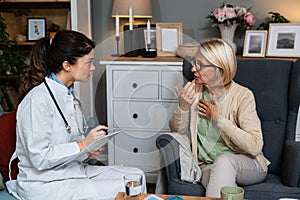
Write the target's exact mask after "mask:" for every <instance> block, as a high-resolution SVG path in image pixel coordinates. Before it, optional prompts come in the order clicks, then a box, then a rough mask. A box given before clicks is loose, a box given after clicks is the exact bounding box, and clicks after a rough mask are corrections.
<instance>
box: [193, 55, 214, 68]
mask: <svg viewBox="0 0 300 200" xmlns="http://www.w3.org/2000/svg"><path fill="white" fill-rule="evenodd" d="M191 64H192V66H195V68H196V70H197V71H200V70H202V69H204V68H206V67H217V66H216V65H213V64H209V65H203V64H202V63H201V62H200V61H199V60H196V59H195V58H193V59H192V60H191Z"/></svg>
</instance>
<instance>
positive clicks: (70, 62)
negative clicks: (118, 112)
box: [8, 31, 146, 200]
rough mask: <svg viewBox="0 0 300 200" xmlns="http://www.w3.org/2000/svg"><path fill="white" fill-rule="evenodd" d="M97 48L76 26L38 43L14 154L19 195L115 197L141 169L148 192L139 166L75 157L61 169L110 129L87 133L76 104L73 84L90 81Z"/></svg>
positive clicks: (27, 77) (20, 112)
mask: <svg viewBox="0 0 300 200" xmlns="http://www.w3.org/2000/svg"><path fill="white" fill-rule="evenodd" d="M94 48H95V43H94V42H93V41H91V40H90V39H88V38H87V37H86V36H85V35H83V34H81V33H79V32H75V31H61V32H58V33H57V34H56V36H55V37H54V39H53V40H52V43H51V44H50V40H49V39H48V38H43V39H40V40H39V41H38V42H37V44H36V46H35V47H34V48H33V51H32V55H31V63H30V66H29V69H28V70H27V71H26V72H25V75H24V78H23V81H22V86H21V96H22V101H21V103H20V105H19V107H18V110H17V142H16V151H15V155H16V156H17V157H18V159H19V164H18V166H19V174H18V176H17V180H16V181H10V182H9V183H8V189H9V190H10V192H12V193H13V194H14V195H15V196H16V197H19V198H21V199H39V200H40V199H49V198H51V199H114V197H115V196H116V194H117V193H118V192H120V191H124V190H125V189H124V182H123V176H124V175H125V174H128V173H138V174H142V175H143V188H144V191H146V189H145V176H144V173H143V172H142V171H141V170H140V169H137V168H130V167H121V166H91V165H87V164H84V163H80V162H75V161H74V162H71V163H69V164H66V165H65V166H63V167H60V168H57V166H58V165H60V164H62V163H63V162H64V161H65V160H66V159H68V158H70V157H71V156H73V155H75V154H77V153H78V152H80V151H81V150H82V149H83V148H84V147H85V146H87V145H89V144H90V143H91V142H93V141H94V140H95V139H96V138H97V137H99V136H101V135H105V134H106V132H105V130H106V129H107V128H106V127H105V126H103V125H99V126H97V127H96V128H94V129H92V130H91V131H90V132H89V133H88V134H87V135H86V137H85V136H84V135H83V132H84V128H85V127H83V126H81V125H80V123H79V122H80V120H78V116H77V114H75V113H77V112H78V111H76V110H75V108H74V104H76V100H75V101H74V98H75V97H74V95H73V92H72V89H73V84H74V82H75V81H79V82H87V81H88V80H89V78H90V77H91V76H92V73H93V71H94V70H95V66H94V64H93V59H94ZM55 102H56V103H55ZM81 122H82V121H81ZM100 152H101V149H99V151H95V152H89V153H88V156H89V157H90V158H95V157H97V156H98V155H99V153H100Z"/></svg>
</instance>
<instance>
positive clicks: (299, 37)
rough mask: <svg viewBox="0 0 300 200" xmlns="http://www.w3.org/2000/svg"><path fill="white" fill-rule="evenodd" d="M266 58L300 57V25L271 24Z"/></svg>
mask: <svg viewBox="0 0 300 200" xmlns="http://www.w3.org/2000/svg"><path fill="white" fill-rule="evenodd" d="M266 56H273V57H300V24H293V23H271V24H270V27H269V36H268V48H267V53H266Z"/></svg>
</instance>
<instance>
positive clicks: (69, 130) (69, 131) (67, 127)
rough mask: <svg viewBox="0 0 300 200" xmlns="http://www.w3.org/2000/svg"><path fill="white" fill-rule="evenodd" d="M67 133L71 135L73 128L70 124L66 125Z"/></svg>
mask: <svg viewBox="0 0 300 200" xmlns="http://www.w3.org/2000/svg"><path fill="white" fill-rule="evenodd" d="M65 127H66V131H67V133H69V134H71V126H70V125H69V124H65Z"/></svg>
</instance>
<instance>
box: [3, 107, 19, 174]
mask: <svg viewBox="0 0 300 200" xmlns="http://www.w3.org/2000/svg"><path fill="white" fill-rule="evenodd" d="M0 124H1V128H0V172H1V173H2V174H3V176H4V179H5V180H8V179H9V168H8V167H9V160H10V157H11V156H12V154H13V152H14V151H15V147H16V111H12V112H9V113H4V114H3V115H1V116H0ZM11 168H12V178H13V179H16V177H17V174H18V166H17V160H15V161H14V162H13V163H12V166H11Z"/></svg>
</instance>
